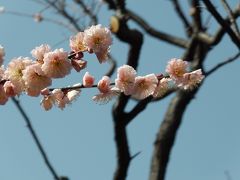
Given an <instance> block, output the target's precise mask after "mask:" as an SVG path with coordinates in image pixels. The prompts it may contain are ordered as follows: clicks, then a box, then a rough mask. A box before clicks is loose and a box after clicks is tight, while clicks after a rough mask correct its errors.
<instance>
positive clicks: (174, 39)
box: [126, 10, 188, 48]
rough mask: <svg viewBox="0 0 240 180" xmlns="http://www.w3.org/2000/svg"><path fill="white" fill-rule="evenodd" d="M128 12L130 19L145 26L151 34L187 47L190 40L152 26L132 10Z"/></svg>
mask: <svg viewBox="0 0 240 180" xmlns="http://www.w3.org/2000/svg"><path fill="white" fill-rule="evenodd" d="M126 14H127V15H128V16H129V18H130V19H132V20H133V21H135V22H136V23H137V24H138V25H139V26H140V27H141V28H143V29H144V30H145V31H146V32H147V33H148V34H149V35H151V36H153V37H155V38H157V39H160V40H162V41H165V42H167V43H170V44H173V45H176V46H178V47H181V48H187V46H188V42H187V41H186V40H185V39H182V38H179V37H176V36H172V35H170V34H167V33H164V32H160V31H157V30H156V29H154V28H153V27H151V26H150V25H149V24H148V23H147V22H146V21H145V20H144V19H143V18H141V17H140V16H138V15H137V14H135V13H134V12H132V11H130V10H126Z"/></svg>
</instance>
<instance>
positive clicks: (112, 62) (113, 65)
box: [105, 54, 117, 77]
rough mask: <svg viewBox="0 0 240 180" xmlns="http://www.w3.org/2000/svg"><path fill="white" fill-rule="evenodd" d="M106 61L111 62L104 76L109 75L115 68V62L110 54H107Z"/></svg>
mask: <svg viewBox="0 0 240 180" xmlns="http://www.w3.org/2000/svg"><path fill="white" fill-rule="evenodd" d="M108 62H109V63H110V64H111V67H110V68H109V70H108V72H106V73H105V76H109V77H111V76H112V75H113V73H114V71H115V70H116V67H117V62H116V60H115V59H114V58H113V56H112V55H111V54H109V61H108Z"/></svg>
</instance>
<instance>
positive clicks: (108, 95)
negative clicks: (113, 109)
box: [92, 87, 121, 104]
mask: <svg viewBox="0 0 240 180" xmlns="http://www.w3.org/2000/svg"><path fill="white" fill-rule="evenodd" d="M120 92H121V91H120V90H119V89H118V88H116V87H112V88H110V89H109V90H108V91H107V92H105V93H99V94H97V95H95V96H93V98H92V99H93V101H95V102H97V103H99V104H106V103H108V102H109V101H110V100H112V99H113V98H114V97H116V96H118V95H119V94H120Z"/></svg>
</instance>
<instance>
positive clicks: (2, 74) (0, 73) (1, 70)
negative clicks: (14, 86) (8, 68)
mask: <svg viewBox="0 0 240 180" xmlns="http://www.w3.org/2000/svg"><path fill="white" fill-rule="evenodd" d="M4 78H5V69H4V66H3V65H2V66H0V81H1V80H3V79H4Z"/></svg>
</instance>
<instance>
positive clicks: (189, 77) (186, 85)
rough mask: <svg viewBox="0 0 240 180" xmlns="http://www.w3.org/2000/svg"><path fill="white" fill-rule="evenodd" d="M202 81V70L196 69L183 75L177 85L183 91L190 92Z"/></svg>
mask: <svg viewBox="0 0 240 180" xmlns="http://www.w3.org/2000/svg"><path fill="white" fill-rule="evenodd" d="M203 79H204V75H203V74H202V70H201V69H198V70H195V71H193V72H190V73H185V74H184V75H183V80H182V81H181V82H180V83H179V84H177V85H178V87H179V88H183V89H184V90H188V89H189V90H192V89H194V88H195V87H196V86H197V85H198V84H200V83H201V81H202V80H203Z"/></svg>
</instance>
